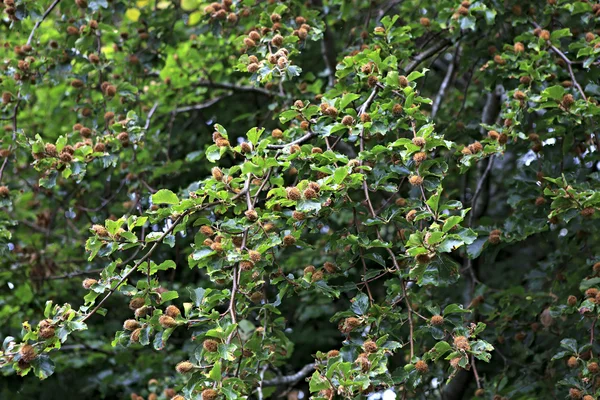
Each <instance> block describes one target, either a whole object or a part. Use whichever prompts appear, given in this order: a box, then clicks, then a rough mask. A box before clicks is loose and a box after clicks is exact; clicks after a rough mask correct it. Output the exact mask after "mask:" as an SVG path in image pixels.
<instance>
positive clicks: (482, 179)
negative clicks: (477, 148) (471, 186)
mask: <svg viewBox="0 0 600 400" xmlns="http://www.w3.org/2000/svg"><path fill="white" fill-rule="evenodd" d="M493 165H494V156H493V155H492V156H490V159H489V161H488V164H487V166H486V168H485V171H483V174H482V175H481V177H480V178H479V182H477V187H476V189H475V193H474V194H473V199H471V214H470V215H469V226H471V225H472V224H473V218H474V217H475V208H476V207H477V199H478V198H479V195H480V194H481V189H483V184H484V182H485V180H486V179H487V176H488V175H489V173H490V171H491V170H492V166H493Z"/></svg>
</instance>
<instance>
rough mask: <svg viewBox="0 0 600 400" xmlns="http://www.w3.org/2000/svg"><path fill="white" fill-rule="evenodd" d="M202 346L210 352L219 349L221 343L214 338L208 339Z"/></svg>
mask: <svg viewBox="0 0 600 400" xmlns="http://www.w3.org/2000/svg"><path fill="white" fill-rule="evenodd" d="M202 347H203V348H204V350H206V351H208V352H209V353H216V352H217V350H218V349H219V343H218V342H217V341H216V340H213V339H206V340H205V341H204V342H203V343H202Z"/></svg>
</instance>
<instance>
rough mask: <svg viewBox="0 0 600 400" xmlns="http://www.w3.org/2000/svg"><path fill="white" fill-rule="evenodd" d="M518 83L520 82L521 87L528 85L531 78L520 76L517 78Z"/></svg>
mask: <svg viewBox="0 0 600 400" xmlns="http://www.w3.org/2000/svg"><path fill="white" fill-rule="evenodd" d="M519 82H521V83H522V84H523V85H529V84H530V83H531V77H529V76H522V77H520V78H519Z"/></svg>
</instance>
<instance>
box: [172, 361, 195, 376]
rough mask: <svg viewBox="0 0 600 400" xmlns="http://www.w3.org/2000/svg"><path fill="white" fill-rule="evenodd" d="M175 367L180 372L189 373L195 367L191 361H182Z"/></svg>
mask: <svg viewBox="0 0 600 400" xmlns="http://www.w3.org/2000/svg"><path fill="white" fill-rule="evenodd" d="M175 369H176V370H177V372H179V373H180V374H187V373H188V372H190V371H191V370H193V369H194V364H192V363H191V362H189V361H182V362H180V363H179V364H177V366H175Z"/></svg>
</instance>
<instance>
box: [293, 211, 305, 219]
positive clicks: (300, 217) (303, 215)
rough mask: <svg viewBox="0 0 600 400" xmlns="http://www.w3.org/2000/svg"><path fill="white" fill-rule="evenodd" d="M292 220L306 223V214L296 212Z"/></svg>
mask: <svg viewBox="0 0 600 400" xmlns="http://www.w3.org/2000/svg"><path fill="white" fill-rule="evenodd" d="M292 218H294V219H295V220H296V221H304V220H305V219H306V214H304V213H303V212H300V211H294V212H292Z"/></svg>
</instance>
